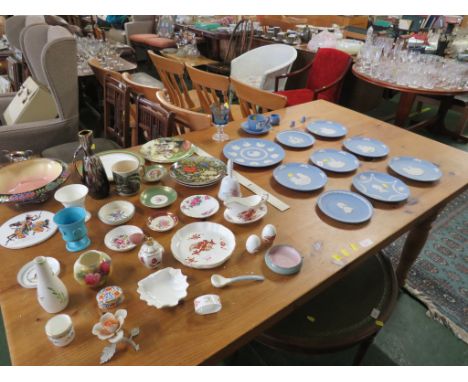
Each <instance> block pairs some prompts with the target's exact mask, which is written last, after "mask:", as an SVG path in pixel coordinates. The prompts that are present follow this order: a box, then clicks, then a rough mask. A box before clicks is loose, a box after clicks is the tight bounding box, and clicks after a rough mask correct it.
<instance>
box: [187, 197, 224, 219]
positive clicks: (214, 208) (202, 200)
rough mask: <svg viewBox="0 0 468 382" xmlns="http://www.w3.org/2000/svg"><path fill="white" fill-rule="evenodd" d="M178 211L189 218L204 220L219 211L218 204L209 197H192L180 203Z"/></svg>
mask: <svg viewBox="0 0 468 382" xmlns="http://www.w3.org/2000/svg"><path fill="white" fill-rule="evenodd" d="M180 210H181V211H182V213H183V214H184V215H187V216H189V217H191V218H198V219H204V218H207V217H209V216H212V215H214V214H215V213H216V212H218V210H219V202H218V201H217V200H216V199H215V198H213V197H212V196H210V195H192V196H189V197H188V198H185V199H184V200H183V201H182V203H180Z"/></svg>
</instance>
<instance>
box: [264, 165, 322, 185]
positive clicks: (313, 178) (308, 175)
mask: <svg viewBox="0 0 468 382" xmlns="http://www.w3.org/2000/svg"><path fill="white" fill-rule="evenodd" d="M273 178H274V179H275V180H276V181H277V182H278V183H279V184H281V185H282V186H284V187H286V188H290V189H291V190H295V191H314V190H318V189H319V188H322V187H323V186H325V184H326V183H327V176H326V175H325V173H324V172H323V171H322V170H320V169H319V168H317V167H315V166H311V165H310V164H305V163H286V164H282V165H281V166H278V167H276V168H275V170H274V171H273Z"/></svg>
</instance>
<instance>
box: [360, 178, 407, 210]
mask: <svg viewBox="0 0 468 382" xmlns="http://www.w3.org/2000/svg"><path fill="white" fill-rule="evenodd" d="M353 186H354V187H355V188H356V190H358V191H359V192H360V193H361V194H364V195H365V196H368V197H369V198H372V199H375V200H380V201H382V202H401V201H403V200H406V199H408V197H409V195H410V190H409V188H408V186H407V185H406V184H404V183H403V182H402V181H401V180H400V179H398V178H395V177H393V176H391V175H388V174H386V173H383V172H375V171H366V172H362V173H360V174H357V175H355V176H354V177H353Z"/></svg>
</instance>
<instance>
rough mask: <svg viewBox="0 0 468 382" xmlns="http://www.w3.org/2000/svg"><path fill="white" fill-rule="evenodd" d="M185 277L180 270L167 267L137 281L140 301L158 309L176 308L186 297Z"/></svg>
mask: <svg viewBox="0 0 468 382" xmlns="http://www.w3.org/2000/svg"><path fill="white" fill-rule="evenodd" d="M188 286H189V284H188V282H187V276H185V275H184V274H183V273H182V271H181V270H180V269H174V268H172V267H167V268H164V269H161V270H159V271H157V272H154V273H152V274H150V275H149V276H148V277H146V278H144V279H143V280H140V281H138V289H137V292H138V294H139V295H140V299H141V300H143V301H146V303H147V304H148V305H149V306H154V307H156V308H158V309H161V308H167V307H172V306H176V305H177V304H178V303H179V301H180V300H181V299H183V298H185V297H187V288H188Z"/></svg>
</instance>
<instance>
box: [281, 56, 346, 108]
mask: <svg viewBox="0 0 468 382" xmlns="http://www.w3.org/2000/svg"><path fill="white" fill-rule="evenodd" d="M352 61H353V60H352V58H351V56H350V55H349V54H347V53H345V52H342V51H341V50H337V49H331V48H321V49H319V50H318V51H317V54H316V55H315V57H314V59H313V60H312V62H310V63H309V64H307V65H306V66H304V67H303V68H302V69H300V70H297V71H295V72H292V73H289V74H283V75H281V76H278V77H276V83H275V90H277V89H278V84H279V80H280V79H282V78H289V77H292V76H294V75H297V74H300V73H302V72H304V71H306V70H309V75H308V78H307V85H306V86H307V87H306V88H304V89H294V90H283V91H276V92H275V93H276V94H281V95H284V96H286V97H287V98H288V103H287V106H293V105H299V104H301V103H305V102H310V101H313V100H316V99H323V100H326V101H330V102H333V103H337V102H338V100H339V98H340V93H341V87H342V85H343V79H344V76H345V75H346V73H347V72H348V70H349V68H350V66H351V64H352Z"/></svg>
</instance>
